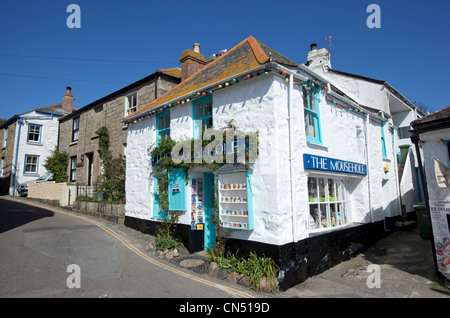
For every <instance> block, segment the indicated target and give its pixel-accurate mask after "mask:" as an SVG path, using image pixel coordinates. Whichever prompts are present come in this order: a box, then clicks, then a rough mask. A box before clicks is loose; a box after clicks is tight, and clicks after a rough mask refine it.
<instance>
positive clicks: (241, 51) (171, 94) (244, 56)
mask: <svg viewBox="0 0 450 318" xmlns="http://www.w3.org/2000/svg"><path fill="white" fill-rule="evenodd" d="M268 62H277V63H279V64H282V65H284V66H289V67H296V66H297V64H296V63H294V62H293V61H291V60H290V59H288V58H287V57H285V56H284V55H282V54H280V53H278V52H277V51H274V50H272V49H271V48H270V47H268V46H267V45H265V44H263V43H261V42H260V41H258V40H256V39H255V38H254V37H252V36H249V37H248V38H246V39H245V40H244V41H242V42H241V43H239V44H238V45H236V46H235V47H233V48H232V49H230V50H229V51H228V52H226V53H225V54H223V55H222V56H220V57H219V58H217V59H216V60H214V61H212V62H210V63H208V64H207V65H206V66H205V67H203V68H202V69H200V70H199V71H197V72H196V73H194V74H193V75H191V76H190V77H188V78H187V79H185V80H184V81H182V82H181V83H180V84H178V85H177V86H175V87H174V88H172V89H171V90H169V91H168V92H167V93H165V94H164V95H162V96H161V97H159V98H158V99H156V100H154V101H152V102H151V103H149V104H147V105H146V106H144V107H142V108H140V109H139V110H137V111H136V112H134V113H133V114H130V115H128V116H126V117H125V118H124V120H125V121H126V119H129V118H131V117H136V116H137V115H139V114H144V113H146V112H148V111H149V110H152V109H154V108H157V107H159V106H162V105H164V104H166V103H169V102H171V101H174V100H176V99H177V98H180V97H182V96H185V95H187V94H189V93H192V92H195V91H197V90H200V89H202V88H204V87H208V86H210V85H212V84H214V83H217V82H220V81H221V80H225V79H227V78H231V77H233V76H236V75H238V74H241V73H244V72H246V71H249V70H252V69H255V68H257V67H259V66H261V65H263V64H265V63H268Z"/></svg>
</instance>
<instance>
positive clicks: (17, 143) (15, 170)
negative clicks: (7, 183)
mask: <svg viewBox="0 0 450 318" xmlns="http://www.w3.org/2000/svg"><path fill="white" fill-rule="evenodd" d="M22 123H23V121H22V117H19V118H18V119H17V124H18V125H19V127H18V128H17V140H16V149H15V152H16V154H15V156H14V170H13V175H12V179H13V180H12V182H13V184H12V193H11V196H12V197H14V196H15V192H16V190H15V188H16V173H17V157H18V155H19V141H20V128H21V127H22Z"/></svg>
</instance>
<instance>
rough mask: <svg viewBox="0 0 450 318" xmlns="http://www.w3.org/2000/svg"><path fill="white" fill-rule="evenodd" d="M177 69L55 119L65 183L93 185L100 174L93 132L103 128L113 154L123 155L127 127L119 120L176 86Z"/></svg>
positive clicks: (98, 150) (157, 73)
mask: <svg viewBox="0 0 450 318" xmlns="http://www.w3.org/2000/svg"><path fill="white" fill-rule="evenodd" d="M180 76H181V70H180V68H176V67H175V68H169V69H158V70H157V71H156V72H155V73H153V74H151V75H149V76H147V77H145V78H142V79H140V80H138V81H136V82H134V83H132V84H130V85H128V86H125V87H123V88H121V89H119V90H117V91H115V92H113V93H111V94H109V95H107V96H105V97H102V98H100V99H98V100H96V101H94V102H92V103H90V104H88V105H86V106H84V107H82V108H80V109H78V110H76V111H74V112H72V113H70V114H68V115H66V116H63V117H61V118H60V119H59V137H58V150H59V151H63V152H66V153H67V154H68V155H69V165H68V168H67V169H68V171H67V175H68V181H69V182H76V183H79V184H84V185H88V186H89V185H94V184H95V183H96V181H97V180H98V177H99V175H100V173H101V151H100V146H99V136H98V135H97V134H96V131H97V130H98V129H99V128H100V127H102V126H105V127H106V128H108V132H109V138H110V142H109V149H110V150H111V152H112V153H113V155H115V156H118V155H119V154H122V155H124V154H125V147H126V140H127V132H126V130H127V127H125V126H124V125H122V123H121V122H120V121H121V119H122V118H123V117H124V116H126V115H128V114H131V113H133V112H135V111H136V110H138V109H140V108H141V107H143V106H145V105H146V104H148V103H150V102H151V101H153V100H155V99H157V98H158V97H160V96H161V95H162V94H164V93H165V92H167V91H168V90H170V89H171V88H172V87H174V86H176V85H177V84H178V83H180Z"/></svg>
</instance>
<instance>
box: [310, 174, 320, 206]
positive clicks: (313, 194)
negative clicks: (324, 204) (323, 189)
mask: <svg viewBox="0 0 450 318" xmlns="http://www.w3.org/2000/svg"><path fill="white" fill-rule="evenodd" d="M308 197H309V202H318V201H319V200H318V198H317V197H318V196H317V178H308Z"/></svg>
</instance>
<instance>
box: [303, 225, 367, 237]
mask: <svg viewBox="0 0 450 318" xmlns="http://www.w3.org/2000/svg"><path fill="white" fill-rule="evenodd" d="M360 225H362V223H355V222H349V223H347V224H345V225H341V226H338V227H328V228H321V229H310V230H308V237H315V236H319V235H325V234H330V233H333V232H336V231H340V230H347V229H350V228H353V227H357V226H360Z"/></svg>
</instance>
